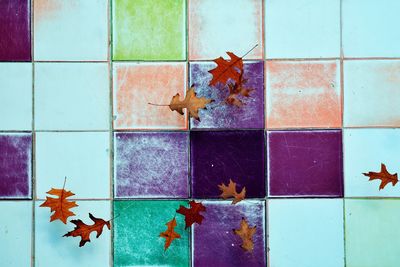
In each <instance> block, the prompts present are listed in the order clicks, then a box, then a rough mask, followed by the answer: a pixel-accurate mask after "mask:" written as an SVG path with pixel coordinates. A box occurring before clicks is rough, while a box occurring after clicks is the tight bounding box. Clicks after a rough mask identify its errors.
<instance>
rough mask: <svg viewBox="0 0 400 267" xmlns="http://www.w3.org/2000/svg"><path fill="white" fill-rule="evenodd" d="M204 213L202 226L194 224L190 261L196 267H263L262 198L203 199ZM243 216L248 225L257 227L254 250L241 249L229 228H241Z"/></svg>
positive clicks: (263, 213)
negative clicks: (253, 199) (236, 200)
mask: <svg viewBox="0 0 400 267" xmlns="http://www.w3.org/2000/svg"><path fill="white" fill-rule="evenodd" d="M202 203H203V205H204V206H205V207H206V210H207V212H206V213H205V214H204V217H205V218H204V220H203V222H202V224H201V225H197V224H195V225H194V232H193V237H194V246H193V263H194V266H195V267H208V266H218V267H225V266H226V267H231V266H246V267H256V266H266V253H265V226H264V225H265V222H264V215H265V205H264V202H261V201H242V202H240V203H238V204H236V205H231V203H230V202H229V201H218V202H215V201H214V202H212V201H204V202H202ZM242 217H244V218H245V219H246V220H247V222H248V224H249V226H250V227H253V226H256V229H257V230H256V233H255V234H254V235H253V243H254V249H253V251H252V252H246V251H244V250H243V249H242V248H241V247H240V245H241V244H242V243H241V238H240V237H239V236H237V235H235V234H233V232H232V229H238V228H239V227H240V221H241V219H242Z"/></svg>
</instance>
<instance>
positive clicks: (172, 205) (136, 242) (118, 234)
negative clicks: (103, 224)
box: [114, 200, 190, 266]
mask: <svg viewBox="0 0 400 267" xmlns="http://www.w3.org/2000/svg"><path fill="white" fill-rule="evenodd" d="M179 205H185V206H187V201H167V200H165V201H162V200H157V201H153V200H142V201H115V202H114V214H115V215H114V216H117V215H118V214H120V216H119V217H116V218H115V221H114V266H189V263H190V258H189V230H185V222H184V217H183V216H181V215H180V214H177V215H176V220H177V224H178V225H177V227H176V228H175V231H176V232H177V233H179V234H180V235H181V238H180V239H175V240H174V241H173V242H172V244H171V246H170V247H169V248H168V249H167V251H164V244H165V239H164V238H161V237H159V234H160V232H164V231H165V230H166V229H167V226H166V225H165V224H166V223H167V222H168V221H169V220H171V219H172V218H173V217H174V215H175V214H176V213H175V210H176V209H178V208H179Z"/></svg>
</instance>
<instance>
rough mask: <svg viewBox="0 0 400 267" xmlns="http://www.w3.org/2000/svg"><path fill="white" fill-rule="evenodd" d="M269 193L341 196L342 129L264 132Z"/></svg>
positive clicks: (274, 194)
mask: <svg viewBox="0 0 400 267" xmlns="http://www.w3.org/2000/svg"><path fill="white" fill-rule="evenodd" d="M268 144H269V185H270V186H269V192H270V195H273V196H340V197H341V196H343V163H342V159H343V154H342V131H341V130H327V131H315V130H313V131H274V132H269V133H268Z"/></svg>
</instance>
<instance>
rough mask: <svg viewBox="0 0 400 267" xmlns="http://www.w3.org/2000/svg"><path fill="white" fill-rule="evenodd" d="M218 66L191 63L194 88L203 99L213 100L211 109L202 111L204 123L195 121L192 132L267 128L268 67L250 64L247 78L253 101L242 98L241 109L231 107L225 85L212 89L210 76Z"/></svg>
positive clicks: (245, 74)
mask: <svg viewBox="0 0 400 267" xmlns="http://www.w3.org/2000/svg"><path fill="white" fill-rule="evenodd" d="M215 66H216V65H215V64H214V63H209V62H207V63H204V62H199V63H191V64H190V84H191V85H194V86H195V87H196V93H197V95H198V96H199V97H201V96H204V97H206V98H210V99H213V100H214V102H212V103H210V104H208V105H207V109H203V110H200V121H198V120H195V119H193V118H191V128H231V129H232V128H235V129H238V128H256V129H257V128H258V129H262V128H264V64H263V62H259V61H257V62H246V63H245V64H244V78H245V79H248V82H247V84H246V86H247V87H248V88H251V89H253V91H252V92H251V95H250V97H241V98H240V99H241V100H242V101H243V103H244V105H242V106H241V107H238V106H234V105H231V104H227V103H226V102H225V99H226V98H227V96H228V95H229V94H228V89H227V87H226V86H225V87H224V86H222V85H221V84H218V85H217V86H209V85H208V84H209V82H210V81H211V79H212V75H211V74H210V73H209V72H208V71H209V70H211V69H213V68H215Z"/></svg>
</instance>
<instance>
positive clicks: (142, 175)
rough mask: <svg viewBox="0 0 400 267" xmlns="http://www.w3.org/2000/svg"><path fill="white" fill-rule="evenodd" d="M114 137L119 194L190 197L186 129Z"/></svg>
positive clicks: (127, 195) (115, 171) (117, 191)
mask: <svg viewBox="0 0 400 267" xmlns="http://www.w3.org/2000/svg"><path fill="white" fill-rule="evenodd" d="M114 138H115V141H114V146H115V148H114V155H115V160H114V164H115V167H114V173H115V174H114V177H115V195H116V197H122V198H123V197H135V198H156V197H170V198H171V197H172V198H173V197H181V198H187V197H188V194H189V189H188V178H189V166H188V165H189V151H188V148H189V134H188V133H187V132H152V133H151V132H141V133H139V132H136V133H116V134H115V137H114Z"/></svg>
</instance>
